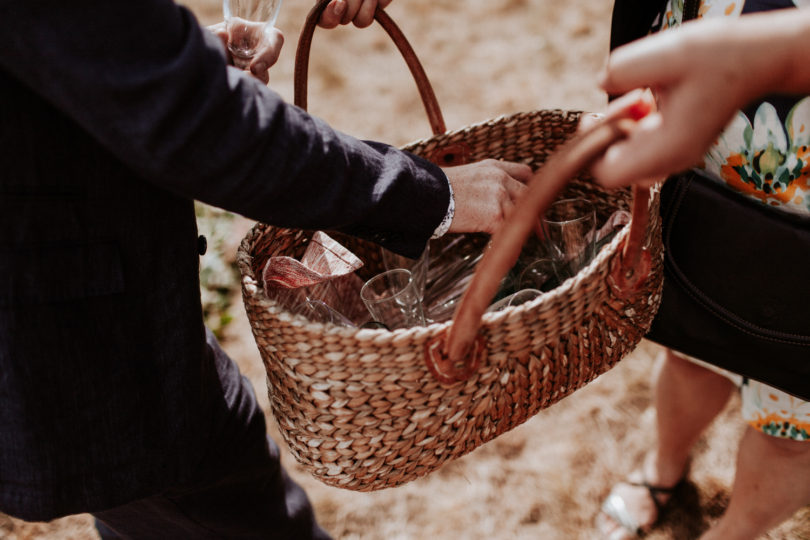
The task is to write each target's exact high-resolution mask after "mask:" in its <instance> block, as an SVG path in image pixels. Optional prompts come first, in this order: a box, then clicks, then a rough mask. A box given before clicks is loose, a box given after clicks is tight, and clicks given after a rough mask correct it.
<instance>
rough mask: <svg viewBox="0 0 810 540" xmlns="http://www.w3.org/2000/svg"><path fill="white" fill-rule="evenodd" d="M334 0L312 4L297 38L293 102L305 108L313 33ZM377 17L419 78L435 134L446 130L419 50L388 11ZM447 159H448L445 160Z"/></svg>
mask: <svg viewBox="0 0 810 540" xmlns="http://www.w3.org/2000/svg"><path fill="white" fill-rule="evenodd" d="M330 1H331V0H319V1H318V3H317V4H315V7H313V8H312V9H311V10H310V12H309V14H308V15H307V19H306V22H305V23H304V27H303V28H302V29H301V34H300V36H299V38H298V48H297V50H296V52H295V74H294V84H295V90H294V102H295V104H296V105H297V106H299V107H301V108H302V109H304V110H306V108H307V76H308V69H309V54H310V50H311V48H312V35H313V33H314V32H315V27H316V26H317V25H318V20H319V19H320V18H321V14H322V13H323V11H324V9H326V6H327V5H328V4H329V2H330ZM374 19H375V20H376V21H377V22H378V23H379V24H380V26H382V27H383V29H385V31H386V32H387V33H388V35H389V36H390V37H391V40H392V41H393V42H394V44H395V45H396V47H397V49H399V52H400V54H402V56H403V58H404V59H405V63H406V64H408V69H410V71H411V75H412V76H413V78H414V80H415V81H416V87H417V89H418V90H419V95H420V97H421V98H422V103H423V104H424V106H425V112H426V113H427V116H428V121H429V122H430V128H431V129H432V130H433V134H434V135H439V134H441V133H444V132H445V131H447V128H446V126H445V123H444V117H443V116H442V111H441V109H440V108H439V102H438V100H437V99H436V94H435V93H434V92H433V87H432V86H431V84H430V81H429V80H428V78H427V74H425V70H424V68H422V64H421V62H420V61H419V58H417V56H416V53H415V52H414V50H413V47H411V44H410V43H409V42H408V40H407V39H406V38H405V35H404V34H403V33H402V30H400V29H399V27H398V26H397V25H396V23H395V22H394V21H393V20H392V19H391V17H389V16H388V14H386V13H385V11H384V10H382V9H381V8H379V7H378V8H377V10H376V11H375V12H374ZM445 161H446V160H445ZM440 164H441V165H450V164H458V163H440Z"/></svg>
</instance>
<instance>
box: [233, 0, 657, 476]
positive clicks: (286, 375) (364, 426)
mask: <svg viewBox="0 0 810 540" xmlns="http://www.w3.org/2000/svg"><path fill="white" fill-rule="evenodd" d="M326 3H327V1H326V0H322V1H321V2H319V4H318V5H317V6H316V7H315V9H313V11H312V12H311V13H310V16H309V17H308V19H307V24H306V25H305V27H304V30H303V31H302V37H301V40H300V41H299V49H298V54H297V65H296V102H297V103H298V104H299V105H301V106H303V107H305V106H306V64H307V62H308V55H309V45H310V42H311V36H312V32H313V30H314V27H315V22H316V21H317V19H318V17H319V15H320V12H321V11H322V9H323V8H324V7H325V5H326ZM376 18H377V21H378V22H380V23H381V24H382V25H383V27H384V28H385V29H386V31H388V33H389V34H390V35H391V36H392V38H393V39H394V41H395V42H396V43H397V46H398V47H399V49H400V51H401V52H402V53H403V55H404V56H405V58H406V61H407V62H408V64H409V66H410V67H411V71H412V72H413V73H414V76H415V78H416V80H417V86H418V88H419V91H420V93H421V95H422V98H423V102H424V103H425V107H426V109H427V112H428V116H429V118H430V121H431V124H432V126H433V130H434V133H436V135H434V136H433V137H431V138H428V139H424V140H421V141H417V142H415V143H413V144H410V145H408V146H407V147H405V149H406V150H408V151H410V152H413V153H415V154H419V155H422V156H425V157H428V158H429V159H433V160H434V161H436V162H437V163H439V164H442V165H444V164H447V163H460V162H464V161H476V160H479V159H484V158H495V159H503V160H510V161H519V162H523V163H527V164H529V165H530V166H531V167H532V168H533V169H535V168H538V167H540V166H541V165H544V164H545V163H546V161H547V158H549V156H551V155H552V153H554V157H553V158H552V159H551V160H550V162H549V163H548V164H546V166H544V167H542V168H541V169H540V173H541V174H538V175H537V176H536V177H535V178H533V179H532V181H531V184H530V188H531V189H530V190H529V192H530V193H531V194H533V195H532V196H531V197H526V198H525V200H521V201H520V204H518V207H517V209H516V211H515V213H514V214H513V215H512V216H511V217H510V220H509V221H508V222H507V224H506V226H505V227H504V228H503V230H502V231H500V232H499V233H498V234H497V235H496V236H495V237H494V238H493V239H492V242H491V243H490V249H487V250H486V252H485V256H484V258H483V260H482V261H481V263H479V265H478V268H477V269H476V274H475V276H474V278H473V281H472V283H471V285H470V287H469V289H468V290H467V293H465V296H464V298H463V300H462V302H461V306H460V308H459V311H458V312H457V313H456V315H455V316H454V321H450V322H446V323H443V324H432V325H430V326H428V327H417V328H410V329H400V330H395V331H388V330H371V329H347V328H342V327H337V326H333V325H323V324H318V323H313V322H310V321H308V320H306V319H304V318H303V317H301V316H298V315H293V314H291V313H289V312H287V311H285V309H284V308H283V307H282V306H280V305H279V304H277V303H275V302H273V301H272V300H270V299H268V298H267V296H265V294H264V292H263V290H262V287H261V280H260V276H261V269H262V268H263V266H264V264H265V262H266V261H267V259H268V258H269V257H272V256H279V255H287V256H293V257H300V256H301V255H302V254H303V252H304V250H305V249H306V245H307V241H308V239H309V237H310V236H311V231H301V230H292V229H283V228H276V227H271V226H269V225H266V224H257V225H256V226H255V227H254V228H253V229H252V230H251V231H250V232H249V233H248V234H247V236H246V237H245V238H244V240H243V241H242V244H241V246H240V248H239V254H238V263H239V268H240V271H241V273H242V292H243V299H244V303H245V308H246V310H247V314H248V317H249V319H250V323H251V327H252V330H253V334H254V337H255V339H256V344H257V345H258V348H259V351H260V353H261V357H262V359H263V362H264V365H265V367H266V370H267V383H268V390H269V396H270V404H271V408H272V412H273V415H274V416H275V419H276V421H277V423H278V427H279V429H280V431H281V434H282V436H283V438H284V439H285V441H286V443H287V444H288V446H289V448H290V451H291V452H292V454H293V455H294V456H295V458H296V459H297V460H298V461H299V462H300V463H301V464H302V465H303V466H304V467H305V468H306V469H307V470H308V471H309V472H310V473H311V474H313V475H314V476H315V477H316V478H318V479H320V480H321V481H323V482H325V483H326V484H329V485H333V486H337V487H341V488H346V489H351V490H356V491H371V490H376V489H381V488H385V487H393V486H397V485H400V484H403V483H405V482H408V481H410V480H413V479H415V478H418V477H420V476H423V475H426V474H428V473H430V472H431V471H434V470H436V469H437V468H439V467H440V466H441V465H442V464H444V463H445V462H447V461H449V460H452V459H455V458H458V457H460V456H463V455H464V454H467V453H468V452H470V451H472V450H474V449H475V448H477V447H478V446H480V445H482V444H483V443H485V442H487V441H490V440H492V439H493V438H495V437H497V436H498V435H500V434H501V433H504V432H506V431H508V430H511V429H512V428H514V427H516V426H518V425H519V424H521V423H523V422H525V421H526V420H527V419H529V418H531V417H532V416H533V415H534V414H536V413H537V412H538V411H540V410H542V409H544V408H546V407H548V406H550V405H552V404H553V403H555V402H557V401H559V400H560V399H562V398H563V397H565V396H566V395H568V394H570V393H571V392H574V391H575V390H577V389H578V388H581V387H582V386H584V385H585V384H587V383H588V382H589V381H592V380H593V379H594V378H595V377H597V376H598V375H600V374H602V373H604V372H605V371H607V370H608V369H610V368H611V367H612V366H614V365H615V364H616V363H617V362H618V361H619V360H620V359H621V358H622V357H624V356H625V355H626V354H628V353H629V352H631V351H632V350H633V349H634V348H635V347H636V345H637V344H638V342H639V341H640V340H641V338H642V337H643V335H644V334H645V333H646V331H647V329H648V328H649V325H650V323H651V321H652V318H653V316H654V314H655V311H656V309H657V307H658V304H659V302H660V290H661V283H662V264H661V263H662V258H663V250H662V247H661V235H660V219H659V215H658V191H657V189H653V190H652V191H649V190H637V191H634V190H631V189H624V190H615V191H607V190H604V189H601V188H600V187H598V186H597V185H595V184H593V183H592V182H590V181H589V180H588V179H587V178H585V177H582V176H580V177H579V178H577V179H574V180H572V181H569V180H570V178H571V177H573V176H575V174H576V172H577V170H578V169H580V168H581V167H582V166H583V165H584V163H585V162H587V160H588V159H589V158H590V157H592V156H593V155H594V154H596V153H598V152H600V151H601V149H603V148H604V147H605V145H607V144H609V142H610V140H612V139H611V138H612V137H615V136H620V135H621V134H620V132H619V131H617V130H616V129H613V131H611V132H610V133H608V134H607V135H606V134H605V133H606V132H605V131H604V130H603V132H602V134H601V139H600V140H598V141H597V142H596V143H594V140H595V138H596V139H599V138H600V136H599V135H594V136H591V139H589V140H585V141H578V142H577V143H571V142H567V143H566V141H569V139H571V137H572V134H573V133H574V132H575V131H576V128H577V122H578V118H579V113H577V112H572V111H559V110H542V111H533V112H527V113H520V114H515V115H512V116H504V117H499V118H495V119H492V120H489V121H486V122H483V123H480V124H476V125H471V126H468V127H465V128H463V129H460V130H457V131H452V132H447V133H445V129H444V123H443V120H442V119H441V113H440V111H439V108H438V105H437V104H436V102H435V97H434V96H433V92H432V90H431V89H430V85H429V83H428V82H427V79H426V78H425V77H424V73H423V72H422V70H421V66H420V65H419V64H418V60H416V58H415V56H414V55H413V53H412V51H411V50H410V47H409V45H407V42H406V41H405V40H404V38H403V37H402V35H401V33H400V32H399V29H398V28H396V25H394V24H393V22H392V21H391V20H390V19H389V18H388V17H387V16H386V15H385V13H384V12H383V11H380V10H378V12H377V16H376ZM563 143H566V144H565V145H563ZM561 145H562V147H561ZM558 147H559V148H564V149H565V150H564V151H561V152H557V153H555V150H558V149H559V148H558ZM586 147H587V148H586ZM583 148H585V150H583ZM558 196H562V197H572V196H577V197H585V198H588V199H590V200H591V201H592V202H593V203H594V204H595V205H596V207H597V212H598V214H599V216H600V218H601V219H605V218H607V216H609V215H610V214H611V213H613V212H614V211H615V210H617V209H632V211H633V222H632V224H631V225H629V226H626V227H624V228H623V230H622V231H621V232H620V233H619V234H618V235H617V236H616V237H615V238H614V239H613V241H611V243H610V244H608V245H607V246H605V247H603V248H602V250H601V251H600V253H599V254H598V256H597V257H596V258H595V259H594V260H593V261H592V262H591V263H590V264H589V265H588V266H587V267H586V268H584V269H583V270H581V271H580V272H579V273H578V274H577V275H576V276H574V277H573V278H571V279H568V280H567V281H565V282H564V283H563V284H562V285H560V286H559V287H557V288H556V289H554V290H552V291H551V292H549V293H546V294H543V295H542V296H540V297H539V298H537V299H535V300H533V301H532V302H529V303H527V304H523V305H521V306H517V307H510V308H507V309H506V310H504V311H500V312H496V313H487V314H484V315H483V316H482V313H483V309H484V307H485V306H486V304H487V303H488V302H489V301H490V300H491V298H492V294H491V293H494V287H495V285H493V284H492V282H493V276H495V278H494V279H495V280H497V279H498V278H499V277H500V276H502V275H503V274H504V273H505V269H507V268H508V267H509V266H511V262H512V261H513V260H514V259H515V258H516V257H517V251H519V249H520V244H521V243H522V242H523V241H524V240H525V239H526V237H527V236H528V234H529V232H530V230H531V227H530V226H529V225H526V222H527V221H532V219H534V220H536V217H537V215H538V214H537V212H538V211H541V210H543V209H544V208H545V207H546V206H547V205H548V204H550V202H551V201H552V200H553V199H554V198H555V197H558ZM520 215H523V216H524V217H523V218H521V217H520ZM525 216H532V219H529V220H527V219H526V217H525ZM521 219H522V222H521ZM519 222H520V223H519ZM330 234H331V233H330ZM455 238H459V237H458V236H457V235H456V236H455ZM461 238H463V241H462V242H456V243H455V244H454V245H455V246H456V248H457V249H464V250H468V249H470V248H472V249H477V250H481V249H483V248H484V246H485V245H487V241H488V240H489V239H488V238H487V237H485V236H483V235H465V236H462V237H461ZM339 239H340V241H341V242H342V243H344V244H345V245H347V246H348V247H349V248H350V249H352V251H354V253H356V254H357V255H358V256H360V257H361V258H362V259H363V260H364V261H365V263H366V264H365V266H364V268H362V269H361V276H362V277H366V278H367V277H369V276H371V275H373V274H374V273H376V272H378V271H381V270H382V263H381V261H380V255H379V247H378V246H376V245H374V244H371V243H368V242H364V241H362V240H358V239H354V238H349V237H342V236H341V237H339ZM449 241H450V238H449V237H444V238H442V239H439V240H435V241H433V244H431V252H434V253H437V252H439V250H441V249H442V248H443V246H446V245H448V243H449ZM464 244H466V245H464ZM641 246H644V249H643V250H642V249H639V248H640V247H641ZM645 261H646V263H647V264H644V263H645Z"/></svg>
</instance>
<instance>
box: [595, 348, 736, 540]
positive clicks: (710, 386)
mask: <svg viewBox="0 0 810 540" xmlns="http://www.w3.org/2000/svg"><path fill="white" fill-rule="evenodd" d="M663 354H664V358H663V361H662V362H661V364H660V365H659V366H658V370H657V374H656V382H655V396H654V404H655V408H656V414H657V416H656V430H657V441H656V445H655V447H654V448H653V449H652V450H651V452H650V454H648V456H647V459H646V460H645V461H644V464H643V467H642V470H641V471H636V472H634V473H633V474H632V475H631V476H630V477H629V480H630V481H631V482H646V483H648V484H650V485H653V486H658V487H673V486H675V485H676V484H677V483H678V482H679V481H680V480H681V479H682V478H683V477H684V475H685V474H686V468H687V463H688V461H689V453H690V450H691V448H692V446H693V445H694V443H695V442H696V441H697V439H698V437H700V435H701V433H702V432H703V430H704V429H705V428H706V427H707V426H708V425H709V424H710V423H711V421H712V420H713V419H714V418H715V417H716V416H717V414H718V413H719V412H720V411H722V409H723V408H724V407H725V405H726V403H727V401H728V398H729V396H730V395H731V392H732V390H733V389H734V383H733V382H732V381H730V380H729V379H728V378H727V377H724V376H723V375H720V374H719V373H716V372H714V371H711V370H709V369H706V368H704V367H702V366H700V365H698V364H695V363H693V362H690V361H689V360H686V359H684V358H681V357H679V356H677V355H675V354H673V353H672V351H670V350H666V352H665V353H663ZM611 493H612V495H615V496H617V497H619V498H620V499H621V504H623V505H624V507H625V508H626V511H627V513H629V515H630V516H632V518H633V519H634V520H635V522H636V523H637V524H638V525H639V526H640V527H641V528H642V529H647V528H649V527H650V526H651V525H652V524H653V523H655V521H656V520H657V519H658V508H657V506H656V502H655V501H654V500H653V499H652V496H653V495H652V494H651V493H650V491H649V490H648V489H647V488H646V487H643V486H637V485H633V484H631V483H626V482H621V483H619V484H618V485H616V486H615V487H614V489H613V491H612V492H611ZM667 498H668V497H667V496H665V495H664V494H660V495H659V496H658V503H659V504H663V503H665V502H666V499H667ZM601 521H602V523H601V524H600V529H601V530H602V531H603V532H604V533H605V534H606V536H608V537H610V538H617V537H619V536H618V534H617V531H619V530H620V529H622V527H621V526H620V525H619V524H618V523H617V522H616V520H615V519H612V518H611V517H610V516H607V515H604V514H603V515H602V516H601Z"/></svg>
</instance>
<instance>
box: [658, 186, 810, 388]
mask: <svg viewBox="0 0 810 540" xmlns="http://www.w3.org/2000/svg"><path fill="white" fill-rule="evenodd" d="M661 218H662V228H663V233H662V234H663V244H664V253H665V256H664V290H663V298H662V301H661V307H660V308H659V310H658V313H657V315H656V317H655V319H654V320H653V323H652V326H651V328H650V331H649V333H648V334H647V336H646V337H647V338H648V339H650V340H652V341H655V342H656V343H659V344H661V345H665V346H667V347H670V348H672V349H674V350H677V351H679V352H682V353H685V354H688V355H691V356H695V357H697V358H700V359H701V360H703V361H705V362H708V363H711V364H714V365H716V366H719V367H722V368H725V369H728V370H730V371H733V372H735V373H739V374H741V375H744V376H746V377H750V378H752V379H756V380H759V381H762V382H765V383H767V384H770V385H772V386H775V387H777V388H780V389H782V390H784V391H786V392H788V393H790V394H794V395H796V396H798V397H801V398H803V399H808V400H810V216H799V215H794V214H789V213H786V212H779V211H775V210H772V209H770V208H768V207H766V206H764V205H762V204H761V203H758V202H756V201H753V200H750V199H748V198H747V197H745V196H744V195H741V194H739V193H736V192H734V191H732V190H730V189H728V188H727V187H725V186H723V185H720V184H719V183H718V182H717V181H716V180H712V179H710V178H708V177H706V176H704V174H703V173H701V172H700V171H691V172H689V173H684V174H681V175H677V176H673V177H671V178H669V179H667V180H666V182H665V183H664V186H663V189H662V193H661Z"/></svg>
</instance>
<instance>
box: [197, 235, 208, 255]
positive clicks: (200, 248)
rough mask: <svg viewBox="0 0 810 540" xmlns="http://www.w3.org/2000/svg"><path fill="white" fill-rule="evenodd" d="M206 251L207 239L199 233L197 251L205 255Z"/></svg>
mask: <svg viewBox="0 0 810 540" xmlns="http://www.w3.org/2000/svg"><path fill="white" fill-rule="evenodd" d="M206 251H208V240H206V239H205V236H203V235H200V237H199V238H197V253H199V254H200V255H205V252H206Z"/></svg>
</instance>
